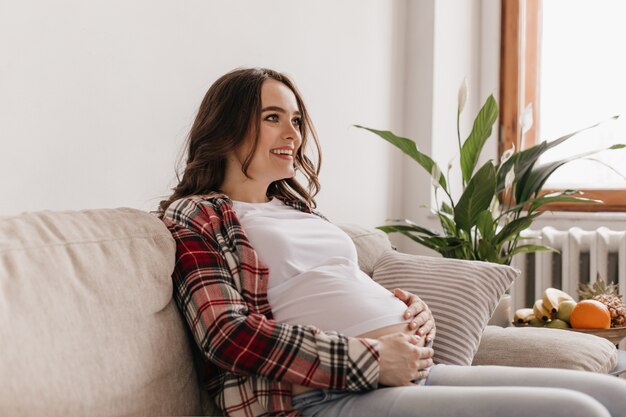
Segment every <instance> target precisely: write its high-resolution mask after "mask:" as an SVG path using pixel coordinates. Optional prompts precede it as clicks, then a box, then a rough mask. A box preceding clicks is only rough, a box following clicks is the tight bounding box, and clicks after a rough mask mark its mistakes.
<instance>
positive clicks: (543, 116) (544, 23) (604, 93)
mask: <svg viewBox="0 0 626 417" xmlns="http://www.w3.org/2000/svg"><path fill="white" fill-rule="evenodd" d="M624 17H626V2H624V1H623V0H604V1H602V2H594V1H592V0H543V1H542V0H503V1H502V55H501V68H500V71H501V90H500V91H501V99H500V104H501V109H500V121H501V134H500V154H501V153H502V152H503V151H504V150H506V149H509V148H511V146H512V144H513V143H515V142H516V141H517V136H518V132H519V115H520V114H521V112H522V111H523V109H524V108H525V107H526V106H527V105H528V104H529V103H532V104H533V119H534V123H533V127H532V129H531V130H530V131H528V132H527V133H526V135H525V136H524V141H523V143H522V148H526V147H529V146H532V145H534V144H535V143H537V142H538V141H539V140H544V139H547V140H550V139H556V138H558V137H560V136H562V135H563V134H566V133H570V132H572V131H575V130H578V129H580V128H583V127H586V126H589V125H592V124H595V123H596V122H599V121H603V120H606V119H609V118H610V116H613V115H615V114H620V119H618V120H617V121H612V122H608V123H605V124H602V125H601V126H599V127H598V128H596V129H593V130H592V131H589V132H587V133H585V134H582V135H580V136H579V137H575V138H572V139H571V140H570V141H568V143H565V144H563V145H561V146H559V147H558V148H556V150H558V152H560V153H559V154H555V153H554V152H553V153H552V155H550V154H548V153H546V157H547V158H545V159H543V160H542V161H548V160H549V159H548V158H550V157H551V158H552V159H554V158H557V157H558V158H562V157H564V156H567V155H570V154H571V155H575V154H577V153H580V152H583V151H584V150H590V149H598V148H605V147H607V146H610V145H611V144H613V143H617V142H619V143H625V142H626V75H625V74H626V56H624V55H623V53H622V52H621V51H622V49H623V48H622V47H621V45H620V42H621V41H622V40H623V39H625V38H626V25H623V20H624ZM581 22H584V25H581ZM620 75H621V76H620ZM593 158H597V159H600V160H602V161H604V162H605V163H607V164H609V165H611V166H612V167H613V168H615V169H616V170H617V171H618V173H616V172H614V171H613V170H611V169H609V168H606V167H605V166H603V165H602V164H600V163H597V162H591V161H584V160H583V161H576V162H572V163H570V164H567V165H565V166H564V167H561V168H560V169H559V170H557V171H556V172H555V174H554V175H553V176H552V177H551V178H550V182H549V183H547V184H546V188H549V190H546V191H547V192H550V191H554V190H555V189H564V188H576V189H580V190H582V191H583V192H584V193H585V197H588V198H595V199H600V200H603V201H604V202H605V204H602V205H600V204H559V205H552V206H550V209H551V210H561V211H626V180H625V179H624V176H626V163H624V161H626V152H625V151H624V150H618V151H608V152H603V153H600V154H597V155H594V156H593ZM620 170H621V172H620ZM592 174H593V175H592Z"/></svg>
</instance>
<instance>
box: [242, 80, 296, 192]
mask: <svg viewBox="0 0 626 417" xmlns="http://www.w3.org/2000/svg"><path fill="white" fill-rule="evenodd" d="M301 121H302V118H301V115H300V110H299V108H298V102H297V101H296V96H295V95H294V94H293V92H292V91H291V90H290V89H289V87H287V86H286V85H285V84H283V83H281V82H280V81H276V80H274V79H271V78H270V79H267V80H265V81H264V82H263V84H262V86H261V126H260V129H259V140H258V144H257V148H256V152H255V153H254V156H253V157H252V161H251V162H250V166H249V167H248V175H249V176H250V177H252V178H253V180H254V181H260V182H261V184H262V185H264V186H269V184H271V183H272V182H274V181H278V180H281V179H284V178H291V177H293V176H294V175H295V170H294V157H295V155H296V152H297V151H298V149H299V148H300V145H301V144H302V135H301V134H300V124H301ZM253 140H254V138H252V137H249V138H247V139H246V141H245V143H244V145H243V146H242V147H241V148H240V149H239V150H238V151H237V152H236V159H237V160H238V161H239V163H240V164H241V163H242V162H243V161H244V160H245V158H246V156H247V155H248V154H249V152H250V150H251V148H252V144H253ZM261 184H260V185H261Z"/></svg>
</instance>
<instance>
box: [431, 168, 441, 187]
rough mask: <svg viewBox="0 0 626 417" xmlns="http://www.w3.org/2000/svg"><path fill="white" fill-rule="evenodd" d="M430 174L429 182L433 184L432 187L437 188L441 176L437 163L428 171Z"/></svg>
mask: <svg viewBox="0 0 626 417" xmlns="http://www.w3.org/2000/svg"><path fill="white" fill-rule="evenodd" d="M430 175H431V177H432V178H431V182H432V184H433V187H435V188H437V187H439V186H440V184H439V180H440V178H441V170H440V169H439V166H438V165H437V164H433V169H432V170H431V171H430Z"/></svg>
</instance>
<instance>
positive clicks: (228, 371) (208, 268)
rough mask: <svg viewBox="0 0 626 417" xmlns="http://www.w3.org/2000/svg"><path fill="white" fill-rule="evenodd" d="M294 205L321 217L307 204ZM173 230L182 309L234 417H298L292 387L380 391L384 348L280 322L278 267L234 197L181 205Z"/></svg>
mask: <svg viewBox="0 0 626 417" xmlns="http://www.w3.org/2000/svg"><path fill="white" fill-rule="evenodd" d="M285 204H288V205H290V206H292V207H294V208H296V209H298V210H301V211H305V212H309V213H314V212H313V211H312V210H311V208H310V207H309V206H308V205H307V204H305V203H304V202H301V201H285ZM315 214H318V213H315ZM318 215H319V214H318ZM163 221H164V222H165V224H166V226H167V227H168V228H169V230H170V232H171V233H172V236H173V237H174V239H175V241H176V266H175V269H174V273H173V275H172V279H173V282H174V297H175V300H176V302H177V304H178V307H179V308H180V310H181V312H182V313H183V315H184V317H185V319H186V320H187V323H188V326H189V329H190V330H191V333H192V335H193V337H194V339H195V341H196V344H197V348H198V349H199V350H200V351H201V353H202V357H203V369H202V373H203V377H204V379H205V384H206V388H207V390H208V391H209V393H210V395H212V396H213V397H214V399H215V401H216V404H217V405H218V406H219V407H220V408H221V409H222V410H224V411H226V412H227V413H228V415H232V416H246V417H249V416H266V415H288V416H297V415H299V414H298V413H297V411H295V410H293V408H292V406H291V396H292V394H291V385H292V384H299V385H305V386H309V387H315V388H331V389H343V390H347V391H364V390H370V389H374V388H376V387H377V381H378V372H379V364H378V359H379V355H378V348H377V345H376V344H375V342H374V343H370V342H371V341H370V340H365V339H358V338H349V337H346V336H343V335H341V334H339V333H336V332H321V331H320V330H319V329H317V328H315V327H313V326H293V325H288V324H283V323H278V322H276V321H275V320H274V319H273V316H272V311H271V309H270V306H269V303H268V301H267V280H268V268H267V267H266V266H265V265H264V264H263V263H262V262H261V260H260V259H259V258H258V256H257V253H256V251H255V250H254V248H252V246H251V245H250V241H249V240H248V238H247V236H246V234H245V232H244V231H243V229H242V227H241V224H240V223H239V220H238V219H237V216H236V214H235V212H234V211H233V209H232V201H231V200H230V199H229V198H228V197H227V196H225V195H223V194H217V193H213V194H207V195H201V196H192V197H187V198H183V199H180V200H178V201H175V202H174V203H172V204H171V205H170V207H169V208H168V209H167V210H166V212H165V214H164V218H163Z"/></svg>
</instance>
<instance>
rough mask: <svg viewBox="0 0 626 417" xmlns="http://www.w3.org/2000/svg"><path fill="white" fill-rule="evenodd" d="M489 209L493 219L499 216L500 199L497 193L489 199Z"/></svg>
mask: <svg viewBox="0 0 626 417" xmlns="http://www.w3.org/2000/svg"><path fill="white" fill-rule="evenodd" d="M489 211H490V212H491V217H493V218H494V219H496V218H498V217H499V216H500V200H499V199H498V196H497V195H494V196H493V198H492V199H491V204H489Z"/></svg>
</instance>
